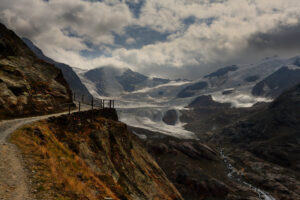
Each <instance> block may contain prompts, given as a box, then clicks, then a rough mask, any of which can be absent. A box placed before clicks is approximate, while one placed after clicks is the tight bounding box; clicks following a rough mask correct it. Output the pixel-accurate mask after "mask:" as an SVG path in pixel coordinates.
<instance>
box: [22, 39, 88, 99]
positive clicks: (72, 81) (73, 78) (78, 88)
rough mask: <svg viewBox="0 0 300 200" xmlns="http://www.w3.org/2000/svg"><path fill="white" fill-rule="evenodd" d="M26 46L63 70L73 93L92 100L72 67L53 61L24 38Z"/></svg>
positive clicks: (39, 56) (40, 57)
mask: <svg viewBox="0 0 300 200" xmlns="http://www.w3.org/2000/svg"><path fill="white" fill-rule="evenodd" d="M22 39H23V41H24V42H25V44H26V45H27V46H28V47H29V48H30V49H31V50H32V51H33V52H34V53H35V55H36V56H37V57H38V58H39V59H42V60H44V61H46V62H48V63H51V64H53V65H55V67H57V68H58V69H61V71H62V73H63V75H64V78H65V79H66V81H67V82H68V84H69V86H70V88H71V90H72V91H73V93H76V94H77V95H78V96H79V95H80V97H81V95H84V96H85V97H87V98H88V99H91V97H92V95H91V94H90V92H89V91H88V89H87V88H86V87H85V85H84V84H82V82H81V80H80V79H79V77H78V76H77V74H76V73H75V72H74V71H73V69H72V67H70V66H69V65H66V64H64V63H59V62H56V61H54V60H53V59H51V58H49V57H47V56H45V55H44V53H43V52H42V50H41V49H39V48H38V47H37V46H36V45H35V44H33V42H32V41H31V40H29V39H27V38H22Z"/></svg>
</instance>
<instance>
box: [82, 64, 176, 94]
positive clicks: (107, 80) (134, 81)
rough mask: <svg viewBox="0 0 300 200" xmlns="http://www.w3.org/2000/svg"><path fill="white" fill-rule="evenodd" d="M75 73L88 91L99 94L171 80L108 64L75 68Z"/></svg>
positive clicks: (134, 88)
mask: <svg viewBox="0 0 300 200" xmlns="http://www.w3.org/2000/svg"><path fill="white" fill-rule="evenodd" d="M77 73H78V74H79V76H80V77H81V80H82V81H83V82H84V83H85V84H86V85H87V87H88V88H89V89H90V91H92V93H94V94H95V93H97V94H98V95H99V96H118V95H120V94H126V93H130V92H135V91H137V90H140V89H144V88H152V87H155V86H158V85H161V84H166V83H169V82H170V81H171V80H169V79H162V78H155V77H154V78H150V77H147V76H145V75H143V74H140V73H138V72H134V71H132V70H131V69H119V68H115V67H109V66H107V67H99V68H96V69H92V70H89V71H84V70H79V69H77Z"/></svg>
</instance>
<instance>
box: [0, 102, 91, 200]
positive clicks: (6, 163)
mask: <svg viewBox="0 0 300 200" xmlns="http://www.w3.org/2000/svg"><path fill="white" fill-rule="evenodd" d="M89 108H90V107H88V106H84V107H82V110H88V109H89ZM76 111H77V110H76ZM76 111H73V112H76ZM62 114H66V112H64V113H58V114H52V115H44V116H38V117H30V118H23V119H13V120H5V121H1V122H0V200H30V199H33V198H32V197H31V195H30V193H31V192H30V191H29V187H28V184H27V183H28V180H27V178H26V177H27V176H26V171H25V170H24V168H23V164H22V156H21V153H20V152H19V150H18V148H17V147H16V146H15V145H13V144H10V143H9V142H8V140H7V139H8V137H9V135H10V134H11V133H13V132H14V131H15V130H16V129H18V128H19V127H21V126H23V125H25V124H28V123H32V122H34V121H38V120H42V119H47V118H49V117H52V116H59V115H62Z"/></svg>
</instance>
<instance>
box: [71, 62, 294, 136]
mask: <svg viewBox="0 0 300 200" xmlns="http://www.w3.org/2000/svg"><path fill="white" fill-rule="evenodd" d="M76 72H77V73H78V75H79V77H80V78H81V80H82V82H83V83H84V84H85V85H86V86H87V88H88V89H89V91H90V92H91V93H92V94H93V95H94V96H96V97H99V98H103V96H109V97H111V98H114V99H116V100H117V101H116V106H117V109H118V113H119V117H120V119H121V121H123V122H125V123H127V124H129V125H132V126H136V127H140V128H146V129H149V130H152V131H159V132H162V133H165V134H168V135H173V136H177V137H182V138H193V137H194V134H193V133H191V132H189V131H186V130H184V128H183V125H184V124H183V123H181V122H180V115H181V113H180V111H181V110H183V109H187V108H186V106H187V105H188V104H189V103H191V102H192V101H193V100H194V99H195V98H197V97H199V96H201V95H211V96H212V98H213V100H214V101H216V102H220V103H231V105H232V106H234V107H250V106H252V105H254V104H255V103H257V102H270V101H272V99H273V98H275V97H277V96H278V95H279V94H280V93H281V92H282V91H284V90H285V89H288V88H290V87H292V86H293V85H295V84H296V83H298V82H300V56H299V57H294V58H291V59H280V58H278V57H271V58H266V59H264V60H261V61H259V62H258V63H256V64H243V65H232V66H227V67H223V68H220V69H218V70H216V71H214V72H212V73H210V74H207V75H205V76H203V77H201V78H199V79H198V80H195V81H184V80H182V81H180V80H177V81H171V80H168V79H159V78H149V77H147V76H145V75H142V74H140V73H137V72H133V71H132V70H130V69H117V68H113V67H102V68H98V69H94V70H90V71H82V70H76ZM171 110H172V118H173V119H175V122H174V123H171V124H170V123H169V124H167V123H165V121H166V120H164V117H165V115H166V114H168V113H170V112H171ZM176 115H177V119H176Z"/></svg>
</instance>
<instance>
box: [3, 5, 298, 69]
mask: <svg viewBox="0 0 300 200" xmlns="http://www.w3.org/2000/svg"><path fill="white" fill-rule="evenodd" d="M128 1H130V2H131V3H137V2H138V0H127V2H128ZM191 17H192V18H193V19H195V20H194V21H195V23H193V24H191V25H190V26H189V27H188V28H187V27H186V25H185V24H184V20H185V19H187V18H191ZM208 19H209V23H206V20H208ZM299 19H300V1H299V0H273V1H270V0H227V1H223V0H219V1H213V3H212V1H210V0H147V1H146V2H145V5H144V7H143V8H142V9H141V13H140V17H139V18H138V19H136V18H134V17H133V14H132V13H131V12H130V10H129V8H128V6H127V5H126V3H125V1H119V0H115V1H111V0H105V1H103V2H89V1H80V0H51V1H49V2H45V1H42V0H26V1H24V0H14V1H11V0H2V1H1V4H0V20H1V21H2V22H4V23H5V24H6V25H8V26H9V27H10V28H12V29H14V30H15V31H17V32H18V33H19V34H20V35H22V36H26V37H29V38H30V39H32V40H33V41H34V42H35V43H36V44H38V46H39V47H41V48H42V50H43V51H44V52H45V54H46V55H48V56H50V57H52V58H54V59H56V60H58V61H62V62H65V63H67V64H70V65H72V66H76V67H81V68H92V67H97V66H101V65H116V66H119V67H132V68H133V69H135V70H139V71H148V72H149V71H151V70H149V69H151V68H153V69H154V68H155V69H156V70H157V69H159V66H160V67H167V68H168V69H169V68H170V69H171V68H172V67H174V68H175V69H181V68H184V67H186V66H200V67H199V72H201V71H205V70H207V69H208V68H209V67H210V66H215V65H216V63H217V64H219V63H230V62H234V61H237V60H238V61H243V59H247V58H248V59H249V58H251V57H260V56H265V53H266V52H264V50H261V52H259V51H257V49H256V50H255V51H253V50H251V48H250V47H251V44H249V41H252V39H253V37H254V36H255V35H256V34H259V33H271V34H272V32H273V31H274V30H276V29H278V27H279V28H280V27H289V26H297V25H299ZM130 25H139V26H141V27H147V28H151V29H154V30H156V31H159V32H162V33H164V32H168V33H171V35H170V36H169V37H168V39H167V40H166V41H161V42H156V43H153V44H149V45H145V46H143V47H141V48H140V49H126V48H125V47H121V48H117V49H114V48H111V49H110V48H109V46H107V45H114V36H113V34H112V33H113V32H114V33H118V34H120V35H122V33H124V28H125V27H126V26H130ZM63 30H64V31H63ZM66 30H68V31H69V32H70V34H71V35H68V34H66V32H67V31H66ZM258 40H259V39H258ZM84 41H89V42H90V43H92V44H93V46H96V47H98V48H100V49H102V48H103V49H102V50H103V51H105V52H109V53H111V55H112V56H111V57H105V56H100V57H98V58H94V59H87V58H84V57H82V56H80V54H79V52H80V51H81V50H89V48H90V47H88V46H87V45H86V43H84ZM125 41H126V43H127V44H133V42H134V41H135V39H134V38H131V37H130V36H129V38H127V39H125ZM299 50H300V48H299ZM287 51H288V52H289V53H290V54H292V53H295V52H294V51H293V52H292V51H289V50H288V47H287ZM270 52H271V53H274V52H276V49H272V50H268V53H270ZM246 55H247V56H246ZM192 69H195V68H192ZM161 71H163V70H161ZM161 71H160V70H158V71H157V72H156V73H157V74H158V75H161V74H160V72H161ZM192 74H195V73H192Z"/></svg>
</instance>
